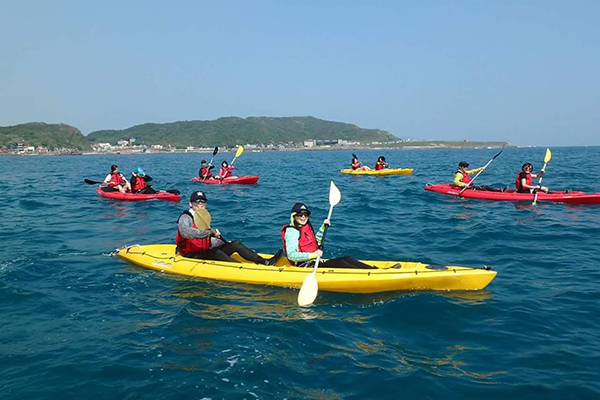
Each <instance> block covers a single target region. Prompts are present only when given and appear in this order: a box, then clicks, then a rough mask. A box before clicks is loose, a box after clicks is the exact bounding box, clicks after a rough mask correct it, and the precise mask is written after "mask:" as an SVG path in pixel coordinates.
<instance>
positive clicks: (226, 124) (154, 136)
mask: <svg viewBox="0 0 600 400" xmlns="http://www.w3.org/2000/svg"><path fill="white" fill-rule="evenodd" d="M131 138H134V139H135V144H145V145H152V144H162V145H168V144H170V145H171V146H174V147H186V146H197V147H207V146H208V147H210V146H233V145H236V144H246V143H251V144H260V143H262V144H279V143H290V142H292V143H301V142H302V141H304V140H309V139H317V140H320V139H344V140H352V141H358V142H373V141H377V142H389V141H396V140H398V138H397V137H395V136H392V135H391V134H389V133H388V132H386V131H382V130H379V129H362V128H359V127H358V126H356V125H352V124H345V123H341V122H332V121H324V120H322V119H317V118H314V117H286V118H270V117H250V118H237V117H227V118H219V119H217V120H214V121H182V122H172V123H167V124H143V125H137V126H133V127H131V128H128V129H123V130H105V131H96V132H92V133H90V134H89V135H88V139H89V140H90V141H91V142H92V143H99V142H108V143H111V144H115V143H116V142H117V141H118V140H129V139H131Z"/></svg>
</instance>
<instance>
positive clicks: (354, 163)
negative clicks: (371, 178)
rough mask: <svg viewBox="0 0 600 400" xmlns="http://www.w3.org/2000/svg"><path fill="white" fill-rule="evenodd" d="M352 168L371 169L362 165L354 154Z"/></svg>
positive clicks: (356, 169) (358, 169)
mask: <svg viewBox="0 0 600 400" xmlns="http://www.w3.org/2000/svg"><path fill="white" fill-rule="evenodd" d="M352 169H353V170H355V171H370V170H371V168H369V167H367V166H366V165H364V166H363V165H362V164H361V163H360V162H359V161H358V158H357V157H356V156H352Z"/></svg>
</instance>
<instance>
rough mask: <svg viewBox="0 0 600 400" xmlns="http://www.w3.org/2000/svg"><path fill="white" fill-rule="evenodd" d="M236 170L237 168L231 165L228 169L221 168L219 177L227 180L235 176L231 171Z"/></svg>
mask: <svg viewBox="0 0 600 400" xmlns="http://www.w3.org/2000/svg"><path fill="white" fill-rule="evenodd" d="M234 168H235V167H234V166H233V165H229V166H227V167H221V169H220V170H219V176H220V177H221V178H227V177H228V176H232V175H233V174H232V173H231V170H232V169H234Z"/></svg>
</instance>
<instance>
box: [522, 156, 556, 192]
mask: <svg viewBox="0 0 600 400" xmlns="http://www.w3.org/2000/svg"><path fill="white" fill-rule="evenodd" d="M532 171H533V165H531V163H525V164H523V166H522V167H521V172H519V173H518V174H517V177H516V179H515V186H516V187H517V192H519V193H533V192H534V191H535V190H541V191H542V192H546V193H548V188H547V187H546V186H541V185H534V184H533V179H532V178H540V177H541V176H542V175H544V172H546V171H544V170H543V169H542V170H541V171H540V172H539V173H537V174H532Z"/></svg>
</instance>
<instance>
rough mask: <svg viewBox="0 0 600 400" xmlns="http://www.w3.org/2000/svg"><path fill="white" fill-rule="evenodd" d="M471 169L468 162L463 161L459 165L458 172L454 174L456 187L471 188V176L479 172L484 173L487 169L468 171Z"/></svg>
mask: <svg viewBox="0 0 600 400" xmlns="http://www.w3.org/2000/svg"><path fill="white" fill-rule="evenodd" d="M467 168H469V163H468V162H466V161H461V162H459V163H458V171H456V172H455V173H454V186H458V187H461V188H463V187H470V186H471V175H472V174H476V173H478V172H479V171H484V170H485V167H481V168H475V169H467Z"/></svg>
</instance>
